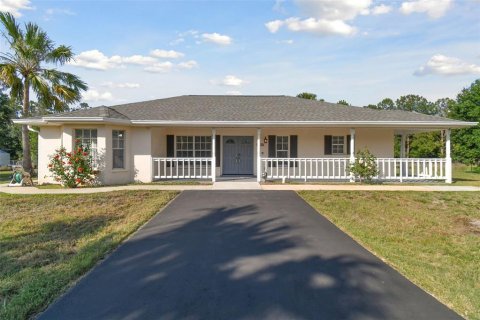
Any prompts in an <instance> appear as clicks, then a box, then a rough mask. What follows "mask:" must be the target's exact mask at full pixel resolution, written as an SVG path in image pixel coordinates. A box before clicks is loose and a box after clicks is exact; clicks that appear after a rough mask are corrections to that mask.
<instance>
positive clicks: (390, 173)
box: [260, 158, 446, 181]
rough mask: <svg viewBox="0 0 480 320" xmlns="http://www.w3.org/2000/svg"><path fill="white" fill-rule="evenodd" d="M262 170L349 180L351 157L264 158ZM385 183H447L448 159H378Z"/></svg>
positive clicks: (301, 177)
mask: <svg viewBox="0 0 480 320" xmlns="http://www.w3.org/2000/svg"><path fill="white" fill-rule="evenodd" d="M260 163H261V167H260V169H261V171H260V172H262V173H263V174H264V173H266V178H267V179H283V178H285V179H295V180H304V181H306V180H349V179H350V159H349V158H262V159H261V160H260ZM377 168H378V170H379V173H378V175H377V176H376V177H375V179H377V180H381V181H407V180H410V181H414V180H445V179H446V159H443V158H442V159H440V158H438V159H436V158H378V159H377Z"/></svg>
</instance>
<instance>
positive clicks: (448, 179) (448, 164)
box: [445, 129, 452, 183]
mask: <svg viewBox="0 0 480 320" xmlns="http://www.w3.org/2000/svg"><path fill="white" fill-rule="evenodd" d="M450 133H451V130H450V129H447V130H445V175H446V179H445V183H452V156H451V155H450V151H451V147H450Z"/></svg>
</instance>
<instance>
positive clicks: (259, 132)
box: [257, 128, 262, 182]
mask: <svg viewBox="0 0 480 320" xmlns="http://www.w3.org/2000/svg"><path fill="white" fill-rule="evenodd" d="M261 139H262V129H260V128H258V129H257V182H260V181H262V168H261V166H262V160H261V157H262V154H261V149H260V145H261V144H260V141H261Z"/></svg>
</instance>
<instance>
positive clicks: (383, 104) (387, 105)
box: [377, 98, 396, 110]
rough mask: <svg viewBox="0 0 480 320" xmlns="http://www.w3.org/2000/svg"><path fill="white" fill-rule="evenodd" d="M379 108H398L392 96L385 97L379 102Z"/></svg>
mask: <svg viewBox="0 0 480 320" xmlns="http://www.w3.org/2000/svg"><path fill="white" fill-rule="evenodd" d="M377 109H382V110H394V109H396V106H395V102H393V100H392V99H390V98H385V99H383V100H382V101H380V102H379V103H377Z"/></svg>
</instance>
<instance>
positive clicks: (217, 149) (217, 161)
mask: <svg viewBox="0 0 480 320" xmlns="http://www.w3.org/2000/svg"><path fill="white" fill-rule="evenodd" d="M221 145H222V143H221V141H220V136H219V135H216V136H215V167H220V146H221Z"/></svg>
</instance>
